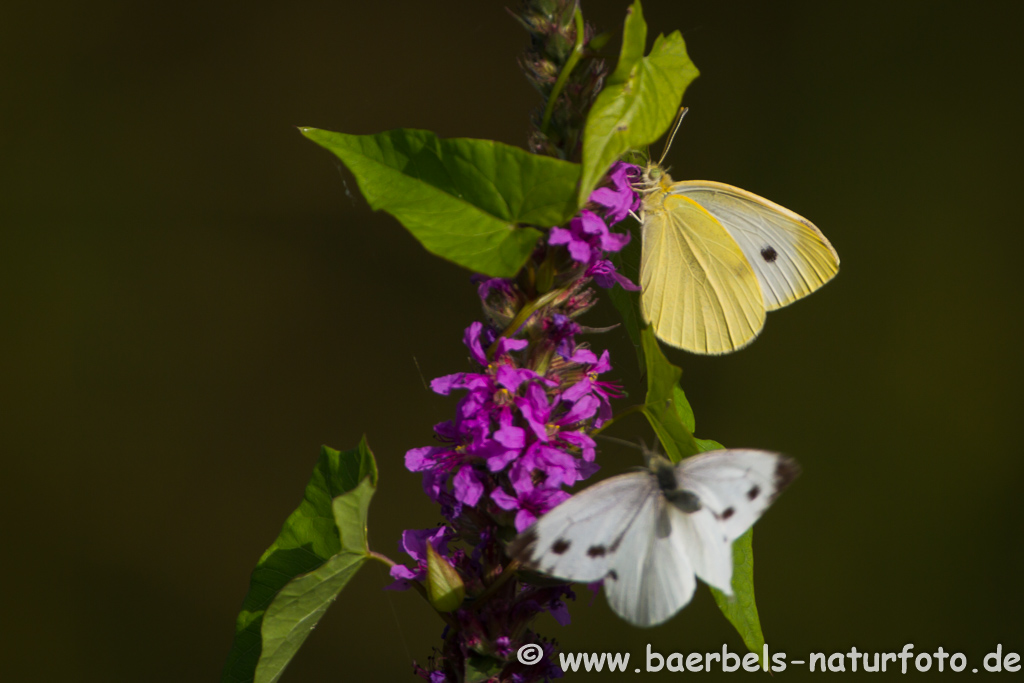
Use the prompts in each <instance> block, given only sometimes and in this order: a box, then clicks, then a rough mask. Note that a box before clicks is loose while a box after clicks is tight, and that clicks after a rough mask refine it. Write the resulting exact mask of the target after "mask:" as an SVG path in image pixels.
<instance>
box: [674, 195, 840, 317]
mask: <svg viewBox="0 0 1024 683" xmlns="http://www.w3.org/2000/svg"><path fill="white" fill-rule="evenodd" d="M669 194H672V195H683V196H686V197H689V198H691V199H693V200H694V201H695V202H697V203H698V204H700V205H701V206H702V207H704V209H706V210H707V211H708V213H710V214H711V215H712V216H714V217H715V218H716V219H718V222H720V223H721V224H722V225H723V226H725V229H726V230H727V231H728V232H729V234H730V235H731V236H732V238H733V239H735V240H736V242H737V244H739V246H740V249H741V250H742V251H743V254H744V256H746V258H747V261H749V262H750V265H751V267H753V269H754V273H755V274H756V275H757V280H758V284H760V285H761V292H762V293H763V294H764V305H765V308H766V309H767V310H769V311H773V310H775V309H777V308H782V307H783V306H788V305H789V304H791V303H793V302H794V301H796V300H797V299H799V298H801V297H804V296H807V295H808V294H810V293H811V292H813V291H814V290H816V289H818V288H819V287H821V286H822V285H823V284H825V283H826V282H828V281H829V280H831V279H832V278H833V277H834V276H835V274H836V273H838V272H839V255H838V254H836V250H835V249H833V248H832V245H831V244H830V243H829V241H828V240H827V239H825V236H824V235H822V234H821V231H820V230H818V228H817V227H815V225H814V224H813V223H811V222H810V221H809V220H807V219H806V218H804V217H802V216H800V215H798V214H796V213H794V212H792V211H790V210H789V209H787V208H785V207H783V206H779V205H778V204H776V203H774V202H771V201H768V200H767V199H765V198H764V197H759V196H758V195H756V194H754V193H752V192H747V191H746V190H741V189H740V188H738V187H733V186H731V185H726V184H725V183H716V182H712V181H708V180H685V181H682V182H678V183H674V184H673V185H672V186H671V188H670V190H669Z"/></svg>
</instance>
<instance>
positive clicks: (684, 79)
mask: <svg viewBox="0 0 1024 683" xmlns="http://www.w3.org/2000/svg"><path fill="white" fill-rule="evenodd" d="M646 39H647V26H646V24H645V23H644V19H643V15H642V13H641V11H640V2H639V0H637V2H634V3H633V6H632V7H631V8H630V13H629V15H628V16H627V18H626V27H625V29H624V33H623V40H622V51H621V53H620V54H619V63H618V65H617V66H616V67H615V71H614V73H612V75H611V76H610V77H609V78H608V81H607V82H606V83H605V86H604V89H602V90H601V93H600V94H599V95H598V96H597V99H596V100H595V101H594V105H593V106H592V107H591V108H590V113H589V114H588V115H587V123H586V127H585V128H584V132H583V177H582V179H581V182H580V190H579V196H580V199H581V203H582V201H583V200H584V199H586V198H588V197H589V196H590V193H591V191H593V189H594V188H595V187H597V184H598V183H599V182H600V180H601V177H602V176H604V174H605V172H606V171H607V170H608V167H609V166H610V165H611V164H612V162H614V161H615V160H616V159H618V158H619V157H621V156H622V155H623V154H624V153H625V152H626V151H628V150H630V149H636V148H639V147H644V146H646V145H649V144H650V143H652V142H654V141H655V140H657V139H658V138H660V137H661V136H662V135H664V133H665V131H666V130H668V127H669V126H670V125H671V124H672V120H673V119H674V118H675V116H676V114H677V113H678V110H679V103H680V101H681V100H682V98H683V92H684V91H685V90H686V87H687V86H688V85H689V84H690V82H691V81H693V79H694V78H696V77H697V75H698V71H697V67H695V66H694V65H693V62H692V61H690V57H689V56H688V55H687V54H686V44H685V43H684V42H683V37H682V35H681V34H680V33H679V31H675V32H673V33H671V34H669V35H668V36H667V37H666V36H658V38H657V39H656V40H655V41H654V46H653V47H652V48H651V52H650V54H649V55H647V56H646V57H640V56H639V55H640V54H642V53H643V48H644V43H645V42H646Z"/></svg>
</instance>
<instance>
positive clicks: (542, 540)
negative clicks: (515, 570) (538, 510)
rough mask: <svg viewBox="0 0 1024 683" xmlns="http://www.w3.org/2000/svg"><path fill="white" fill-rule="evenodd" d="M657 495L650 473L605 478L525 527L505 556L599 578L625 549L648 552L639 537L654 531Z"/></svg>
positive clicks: (571, 575)
mask: <svg viewBox="0 0 1024 683" xmlns="http://www.w3.org/2000/svg"><path fill="white" fill-rule="evenodd" d="M659 499H661V494H660V492H659V489H658V484H657V481H656V480H655V479H654V477H652V476H651V474H650V473H649V472H646V471H645V472H632V473H629V474H622V475H619V476H617V477H612V478H611V479H606V480H605V481H603V482H601V483H599V484H595V485H594V486H591V487H589V488H587V489H584V490H583V491H581V492H579V493H577V494H576V495H574V496H573V497H572V498H569V499H568V500H566V501H565V502H563V503H562V504H561V505H559V506H558V507H556V508H555V509H553V510H551V511H550V512H548V513H547V514H546V515H544V516H543V517H541V518H540V519H539V520H537V521H536V522H535V523H534V524H533V525H532V526H531V527H529V528H528V529H526V530H525V531H523V533H522V534H520V535H519V537H518V538H517V539H516V540H515V541H514V542H513V543H512V544H511V545H510V546H509V550H508V553H509V556H511V557H514V558H515V559H517V560H519V561H520V562H521V563H522V564H523V565H524V566H526V567H530V568H532V569H537V570H539V571H542V572H544V573H545V574H548V575H550V576H555V577H558V578H562V579H566V580H569V581H582V582H592V581H600V580H601V579H604V578H605V577H606V576H608V574H609V572H611V571H612V570H613V567H615V566H616V565H615V563H616V562H618V561H621V560H620V559H619V558H620V557H621V556H623V555H624V554H625V553H626V550H627V549H628V550H630V551H631V552H643V553H644V554H645V553H646V547H645V546H644V545H643V543H642V539H643V538H644V537H649V536H651V534H652V533H653V531H651V530H652V529H653V528H654V515H655V512H656V511H657V508H656V506H657V503H658V501H659ZM638 544H639V545H638ZM616 571H618V569H617V568H616Z"/></svg>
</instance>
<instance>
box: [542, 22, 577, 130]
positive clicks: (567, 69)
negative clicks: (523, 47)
mask: <svg viewBox="0 0 1024 683" xmlns="http://www.w3.org/2000/svg"><path fill="white" fill-rule="evenodd" d="M575 18H576V43H575V44H574V45H573V48H572V54H570V55H569V59H567V60H566V61H565V66H563V67H562V72H561V73H560V74H558V80H557V81H555V87H553V88H552V89H551V95H549V96H548V103H547V105H545V107H544V118H542V119H541V122H540V132H541V133H543V134H545V135H547V132H548V124H549V123H551V114H552V113H553V112H554V111H555V102H557V101H558V96H559V95H561V94H562V89H563V88H564V87H565V84H566V82H567V81H568V80H569V74H571V73H572V70H573V69H574V68H576V64H577V62H579V61H580V57H582V56H583V47H584V43H583V41H584V40H585V36H584V28H585V27H584V24H583V12H581V11H580V8H579V6H577V7H576V14H575Z"/></svg>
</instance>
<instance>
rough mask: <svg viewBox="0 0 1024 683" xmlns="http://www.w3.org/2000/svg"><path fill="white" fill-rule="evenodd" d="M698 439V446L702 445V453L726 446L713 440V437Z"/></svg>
mask: <svg viewBox="0 0 1024 683" xmlns="http://www.w3.org/2000/svg"><path fill="white" fill-rule="evenodd" d="M696 441H697V446H699V447H700V452H701V453H706V452H707V451H720V450H722V449H723V448H725V446H723V445H722V444H720V443H718V442H717V441H712V440H711V439H696Z"/></svg>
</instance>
